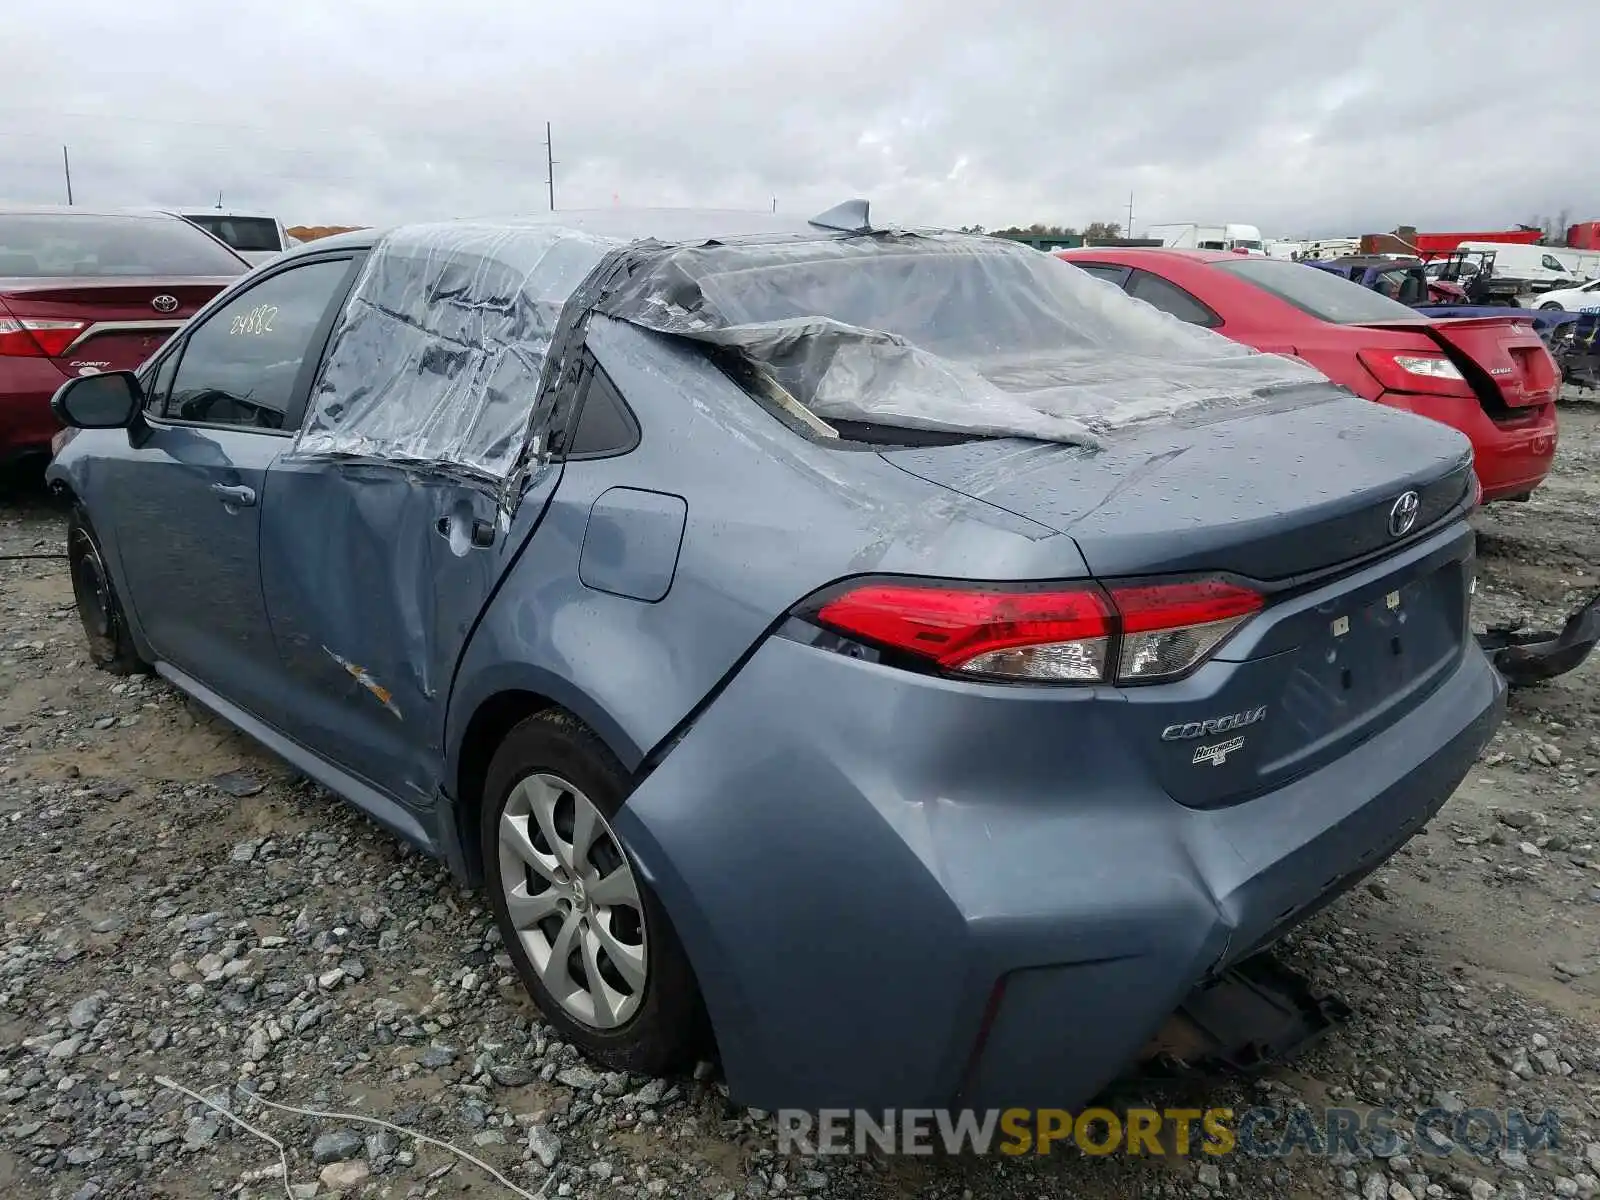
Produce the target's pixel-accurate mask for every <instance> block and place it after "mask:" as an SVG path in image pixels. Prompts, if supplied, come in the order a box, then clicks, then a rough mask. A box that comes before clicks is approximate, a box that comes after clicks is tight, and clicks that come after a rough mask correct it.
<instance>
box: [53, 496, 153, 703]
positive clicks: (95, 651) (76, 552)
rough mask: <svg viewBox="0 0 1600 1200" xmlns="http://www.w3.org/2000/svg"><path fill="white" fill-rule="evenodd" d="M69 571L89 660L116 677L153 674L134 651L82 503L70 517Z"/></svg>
mask: <svg viewBox="0 0 1600 1200" xmlns="http://www.w3.org/2000/svg"><path fill="white" fill-rule="evenodd" d="M67 568H68V570H70V571H71V572H72V598H73V600H74V601H75V602H76V604H77V608H78V620H79V621H81V622H82V623H83V634H84V637H85V639H86V640H87V641H88V643H89V660H90V661H91V662H93V663H94V665H95V666H97V667H99V668H100V669H101V670H102V671H108V672H110V673H111V674H112V675H137V674H143V673H145V672H147V671H149V670H150V666H149V664H148V663H146V662H145V661H144V660H143V659H142V658H140V657H139V651H138V650H137V649H135V648H134V645H133V637H132V635H131V634H129V632H128V619H127V617H126V616H125V615H124V614H123V611H122V601H121V600H120V598H119V597H118V596H117V587H116V584H115V583H113V582H112V580H111V572H110V571H108V570H107V569H106V561H105V556H104V555H103V554H102V553H101V551H100V539H99V538H97V537H96V536H95V532H94V526H93V525H91V524H90V523H89V514H88V513H87V512H86V511H85V510H84V508H83V505H81V504H74V505H73V506H72V512H71V514H70V515H69V516H68V517H67Z"/></svg>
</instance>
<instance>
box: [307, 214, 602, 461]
mask: <svg viewBox="0 0 1600 1200" xmlns="http://www.w3.org/2000/svg"><path fill="white" fill-rule="evenodd" d="M621 244H622V243H620V242H616V241H612V240H608V239H604V238H598V237H594V236H592V235H589V234H584V233H576V232H574V231H572V230H570V229H565V228H561V227H559V226H553V225H544V224H541V225H528V226H518V225H508V224H494V225H489V224H478V223H471V222H451V223H448V224H435V225H411V226H405V227H402V228H400V229H398V230H395V231H394V232H392V233H390V234H388V235H386V236H385V237H384V238H383V239H382V240H381V241H380V242H379V243H378V245H377V246H376V247H375V248H374V249H373V250H372V252H371V253H370V254H369V255H368V257H367V261H366V263H365V265H364V266H363V267H362V270H361V274H360V277H359V278H358V279H357V280H356V283H355V286H354V287H353V288H352V290H351V293H350V298H349V300H348V301H347V302H346V305H345V311H344V313H343V315H342V319H341V320H340V322H339V324H338V327H337V329H336V331H335V333H334V336H333V339H332V344H331V345H330V346H329V348H328V355H327V359H326V361H325V362H324V364H323V368H322V370H321V372H320V373H319V375H318V378H317V382H316V384H315V386H314V387H313V389H312V392H311V399H310V403H309V404H308V406H307V417H306V421H305V424H304V427H303V428H302V430H301V432H300V435H299V437H298V438H297V439H296V442H295V446H294V449H293V451H292V454H293V455H294V456H296V457H311V456H323V455H336V456H348V457H353V458H365V459H374V458H375V459H388V460H398V461H402V462H410V463H418V464H423V463H433V464H440V465H444V466H448V467H452V468H458V469H461V470H464V471H465V472H467V473H468V474H472V475H477V476H483V477H487V478H488V479H490V480H494V481H504V480H506V479H507V478H509V477H510V476H511V474H512V473H513V472H514V470H515V469H516V467H517V464H518V460H519V458H520V455H521V453H522V450H523V447H524V445H525V443H526V442H527V440H528V438H529V436H530V432H538V430H537V429H536V428H533V429H530V426H535V425H536V414H535V413H534V405H535V400H536V398H537V397H538V396H539V394H540V384H541V376H542V372H543V368H544V364H545V358H546V355H547V353H548V352H549V350H550V344H551V339H552V337H553V335H554V333H555V330H556V324H557V322H558V320H559V319H560V316H561V310H562V306H563V305H564V304H565V303H566V301H567V300H568V298H569V297H570V296H571V295H572V293H573V292H574V291H575V290H576V289H577V288H578V286H579V285H580V284H581V283H582V282H583V281H584V280H585V279H586V278H587V277H588V276H589V275H590V273H591V272H593V270H594V269H595V267H596V266H597V265H598V264H599V263H600V261H601V259H602V258H604V257H605V255H606V254H607V253H608V252H609V251H611V250H613V249H615V248H616V247H617V246H619V245H621Z"/></svg>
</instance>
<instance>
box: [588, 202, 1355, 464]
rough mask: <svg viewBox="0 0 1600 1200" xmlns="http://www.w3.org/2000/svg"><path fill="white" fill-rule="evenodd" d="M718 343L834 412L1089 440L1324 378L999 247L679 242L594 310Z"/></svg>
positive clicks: (988, 243) (852, 240) (880, 241)
mask: <svg viewBox="0 0 1600 1200" xmlns="http://www.w3.org/2000/svg"><path fill="white" fill-rule="evenodd" d="M597 308H598V310H599V311H601V312H604V313H606V314H607V315H609V316H613V317H617V318H619V319H622V320H626V321H629V322H632V323H634V324H637V325H640V326H642V327H644V328H647V329H651V330H655V331H657V332H659V333H666V334H674V335H678V336H682V337H687V338H693V339H696V340H699V341H702V342H707V343H711V344H713V345H717V346H723V347H728V348H730V349H732V350H734V351H736V352H738V353H739V354H741V355H743V356H745V357H746V358H747V359H749V360H751V361H753V362H754V363H755V364H757V365H758V366H760V367H762V368H763V369H764V370H765V371H766V372H767V373H768V374H769V375H770V376H771V377H772V378H773V379H775V380H776V381H777V382H778V383H780V384H782V385H783V387H784V388H785V389H786V390H787V391H788V392H789V393H790V394H791V395H793V396H794V397H795V398H796V399H797V400H799V401H800V402H801V403H802V404H804V405H805V406H806V407H808V408H809V409H811V410H812V411H813V412H815V413H816V414H817V415H819V416H821V417H823V418H825V419H832V420H838V421H846V420H849V421H861V422H869V423H875V424H881V425H890V426H909V427H912V428H923V429H945V430H954V431H961V432H970V433H980V434H996V435H1020V436H1025V437H1034V438H1042V439H1046V440H1050V441H1062V442H1079V443H1086V444H1094V443H1095V442H1097V441H1098V435H1100V434H1104V433H1107V432H1109V431H1111V430H1114V429H1117V428H1120V427H1122V426H1126V425H1130V424H1133V423H1135V422H1139V421H1145V420H1153V419H1161V418H1163V417H1171V416H1173V415H1175V414H1177V413H1180V412H1183V411H1186V410H1192V409H1197V408H1202V407H1212V406H1218V405H1226V404H1230V403H1240V402H1249V401H1253V400H1255V399H1256V398H1257V397H1259V396H1260V395H1262V394H1263V393H1265V392H1269V391H1273V390H1276V389H1280V388H1284V387H1291V386H1296V385H1305V384H1314V383H1326V382H1327V381H1326V379H1325V378H1324V376H1323V375H1321V373H1319V372H1318V371H1316V370H1315V369H1313V368H1312V367H1310V366H1308V365H1306V364H1305V363H1302V362H1299V361H1298V360H1294V359H1289V358H1284V357H1281V356H1277V355H1268V354H1260V353H1257V352H1256V351H1254V350H1251V349H1249V348H1247V347H1245V346H1242V345H1239V344H1238V343H1236V342H1232V341H1229V340H1228V339H1227V338H1225V337H1222V336H1220V335H1218V334H1215V333H1212V332H1210V331H1208V330H1205V329H1200V328H1197V327H1195V326H1192V325H1188V324H1186V323H1184V322H1183V321H1180V320H1178V319H1177V318H1176V317H1173V316H1170V315H1168V314H1167V313H1164V312H1161V311H1159V310H1157V309H1155V308H1153V307H1151V306H1150V305H1148V304H1144V303H1142V302H1140V301H1137V300H1134V299H1133V298H1131V297H1129V296H1128V295H1126V294H1125V293H1123V292H1122V291H1121V290H1120V289H1119V288H1117V287H1115V286H1114V285H1111V284H1108V283H1105V282H1103V281H1101V280H1097V279H1094V278H1092V277H1090V276H1089V275H1088V274H1086V273H1085V272H1082V271H1079V270H1077V269H1075V268H1072V267H1069V266H1068V265H1067V264H1065V263H1063V262H1061V261H1060V260H1059V259H1056V258H1053V257H1051V256H1049V255H1046V254H1043V253H1040V252H1039V251H1036V250H1033V249H1031V248H1029V247H1026V246H1022V245H1020V244H1016V243H1010V242H1005V241H1000V240H998V239H989V238H974V237H969V236H965V235H957V234H909V233H885V234H872V235H866V236H856V237H848V238H832V239H823V238H820V237H819V238H817V239H815V240H799V241H788V242H768V243H764V244H752V243H742V244H741V243H728V244H715V243H713V244H707V245H699V246H683V247H678V248H675V249H672V250H670V251H667V252H664V253H662V254H661V255H659V256H658V257H657V258H656V259H655V260H654V262H653V263H652V264H651V265H650V266H648V267H647V268H646V269H644V270H641V271H637V272H635V273H634V274H633V275H632V277H631V278H629V279H628V280H627V281H626V282H624V283H622V284H621V285H620V286H619V287H618V288H616V289H614V290H613V292H612V293H611V294H610V295H609V296H607V297H605V298H604V299H602V300H601V301H600V303H599V304H598V305H597Z"/></svg>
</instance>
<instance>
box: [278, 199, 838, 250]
mask: <svg viewBox="0 0 1600 1200" xmlns="http://www.w3.org/2000/svg"><path fill="white" fill-rule="evenodd" d="M461 222H462V224H472V225H504V226H506V227H507V228H519V227H520V228H528V227H556V228H561V229H570V230H572V231H574V232H575V233H587V234H592V235H594V236H596V237H605V238H616V239H618V240H620V241H643V240H646V239H655V240H657V241H662V242H704V241H711V240H713V239H722V238H726V239H734V238H760V237H779V238H782V237H785V236H789V237H796V238H816V239H821V238H825V237H829V236H835V237H836V236H838V232H837V231H835V230H829V229H825V228H822V227H819V226H816V225H812V224H810V223H809V222H807V221H806V220H804V219H802V218H799V217H792V216H787V215H785V216H779V215H777V214H775V213H769V212H749V211H745V210H740V209H701V208H595V209H563V210H561V211H558V212H553V213H535V214H533V215H531V216H526V215H521V214H517V215H512V216H493V217H470V218H461ZM424 223H425V224H435V225H436V226H437V227H439V228H445V227H447V226H449V225H450V224H451V223H452V222H449V221H441V222H424ZM393 228H402V227H401V226H389V227H380V228H373V229H354V230H351V231H350V232H348V233H336V234H332V235H330V236H328V237H323V238H315V239H313V240H311V241H309V242H305V243H304V244H302V245H299V246H292V247H290V249H289V253H290V254H294V255H305V254H310V253H320V252H322V251H326V250H343V249H356V250H360V249H367V248H369V247H371V246H373V245H376V244H377V242H378V240H379V239H380V238H382V237H383V235H384V234H385V233H388V232H389V231H390V229H393Z"/></svg>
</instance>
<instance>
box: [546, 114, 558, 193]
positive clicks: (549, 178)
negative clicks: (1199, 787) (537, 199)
mask: <svg viewBox="0 0 1600 1200" xmlns="http://www.w3.org/2000/svg"><path fill="white" fill-rule="evenodd" d="M544 164H545V182H546V183H547V184H549V185H550V211H551V212H555V210H556V160H555V147H554V146H552V145H551V144H550V122H549V121H546V122H545V123H544Z"/></svg>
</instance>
